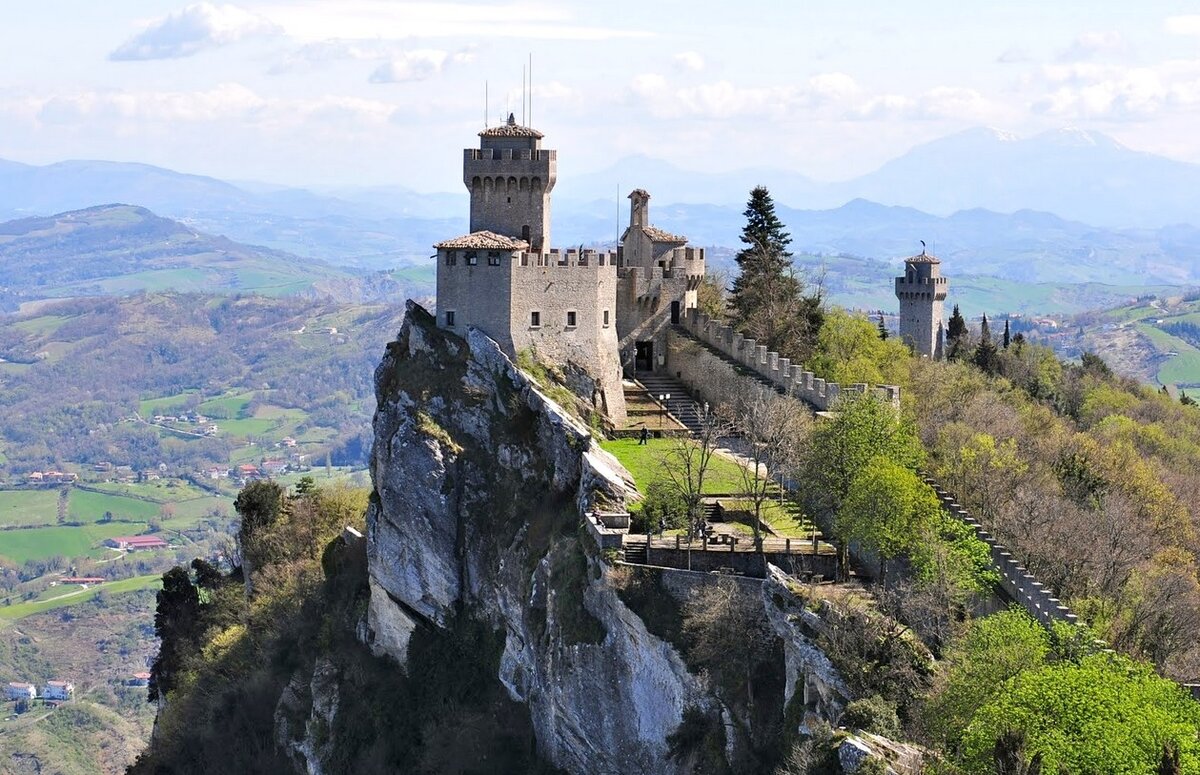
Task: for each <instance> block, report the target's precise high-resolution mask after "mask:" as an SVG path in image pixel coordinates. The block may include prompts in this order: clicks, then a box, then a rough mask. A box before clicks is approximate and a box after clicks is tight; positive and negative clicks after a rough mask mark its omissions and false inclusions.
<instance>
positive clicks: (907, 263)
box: [896, 243, 950, 358]
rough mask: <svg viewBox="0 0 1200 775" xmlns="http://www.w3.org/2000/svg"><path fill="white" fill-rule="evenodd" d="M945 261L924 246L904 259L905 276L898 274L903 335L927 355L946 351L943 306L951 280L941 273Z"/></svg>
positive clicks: (904, 338) (908, 341)
mask: <svg viewBox="0 0 1200 775" xmlns="http://www.w3.org/2000/svg"><path fill="white" fill-rule="evenodd" d="M922 244H924V243H922ZM941 263H942V262H941V261H939V260H938V259H937V257H935V256H931V255H929V254H928V253H926V252H925V250H924V249H923V248H922V250H921V255H919V256H913V257H912V258H906V259H904V276H903V277H897V278H896V298H897V299H899V300H900V338H901V339H903V340H904V341H905V342H907V343H908V345H909V346H910V347H912V348H913V351H914V352H916V354H917V355H921V356H924V357H926V358H941V357H942V355H943V353H942V311H943V310H942V306H943V303H944V302H945V301H946V291H948V290H949V288H950V283H949V282H948V281H947V279H946V278H945V277H942V275H941V268H940V267H941Z"/></svg>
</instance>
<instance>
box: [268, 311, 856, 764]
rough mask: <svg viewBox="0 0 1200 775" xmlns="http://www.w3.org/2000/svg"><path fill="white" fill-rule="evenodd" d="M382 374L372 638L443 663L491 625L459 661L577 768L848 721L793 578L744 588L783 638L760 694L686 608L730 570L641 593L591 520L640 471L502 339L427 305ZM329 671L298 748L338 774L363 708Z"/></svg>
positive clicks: (295, 731)
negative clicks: (728, 667)
mask: <svg viewBox="0 0 1200 775" xmlns="http://www.w3.org/2000/svg"><path fill="white" fill-rule="evenodd" d="M375 378H376V391H377V398H378V409H377V412H376V415H375V420H374V434H375V445H374V451H373V455H372V476H373V480H374V493H373V495H372V498H371V505H370V508H369V511H368V514H367V537H366V558H367V569H368V575H369V589H370V599H369V604H368V605H367V606H366V613H365V616H364V617H363V620H362V622H361V624H360V626H359V634H358V637H359V639H360V640H361V641H362V642H363V643H365V644H366V645H367V646H368V647H369V648H370V649H371V651H372V652H374V653H375V654H376V655H378V656H383V657H386V658H390V659H392V660H394V662H395V671H396V672H397V673H407V674H410V675H413V674H420V675H424V674H426V673H428V672H429V671H430V670H431V665H430V658H431V657H430V655H431V653H432V652H431V648H430V645H429V644H430V643H431V642H436V643H439V644H442V645H441V646H439V647H438V648H437V649H435V650H434V651H438V650H444V649H448V648H449V647H450V646H451V645H453V644H454V643H455V639H458V638H459V637H460V633H474V635H472V637H473V638H474V640H472V641H471V642H472V643H473V644H478V646H477V647H476V646H474V645H473V646H471V647H470V648H467V649H462V648H460V649H458V651H457V652H456V653H457V654H458V655H459V656H458V658H459V659H465V660H470V661H472V662H475V661H478V664H472V665H469V666H468V665H466V664H463V665H461V667H462V670H463V672H464V673H467V674H472V675H480V676H483V677H482V678H481V679H479V680H492V679H493V677H494V679H495V680H496V681H498V682H499V685H500V686H502V687H503V692H504V693H505V694H506V695H507V697H506V698H505V701H506V702H507V701H511V703H512V704H511V706H510V707H509V708H508V710H507V711H506V713H507V714H508V716H509V718H510V720H511V721H512V724H513V725H514V728H523V727H524V726H526V725H527V726H528V728H530V729H531V730H532V736H533V738H534V739H535V741H534V746H535V747H536V751H537V755H538V757H539V758H540V759H542V760H544V761H545V762H547V763H548V765H549V766H552V767H554V768H558V769H561V770H564V771H567V772H571V773H585V772H586V773H672V772H679V773H683V772H722V771H725V772H729V771H735V772H738V771H764V768H766V767H767V765H768V764H770V765H771V768H773V766H774V764H773V762H778V761H779V760H780V758H781V757H782V752H783V751H785V750H786V746H788V745H789V744H790V741H794V740H795V739H796V735H797V734H798V733H800V732H802V731H803V729H804V724H805V723H806V722H808V721H810V720H814V719H816V718H825V719H835V718H836V717H837V715H838V714H840V712H841V709H842V707H844V704H845V703H846V701H847V700H848V699H849V692H848V690H847V688H846V686H845V683H844V682H843V681H842V680H841V679H840V677H839V676H838V675H837V671H836V670H835V669H834V668H833V666H832V665H831V664H830V663H829V661H828V660H827V659H825V657H824V655H823V654H822V653H821V652H820V650H819V649H817V648H816V647H815V646H814V645H813V642H812V641H811V640H809V638H808V637H807V636H806V635H805V633H804V632H803V630H804V627H803V626H802V625H803V622H802V621H801V618H800V617H801V612H802V610H803V604H801V603H799V602H798V600H797V598H796V597H795V596H794V595H792V593H791V591H790V590H789V586H788V581H787V579H786V577H784V576H782V574H779V575H778V576H776V577H773V578H772V579H769V580H768V581H767V582H765V583H759V582H755V581H750V580H744V581H743V582H740V583H739V585H740V586H745V587H746V588H747V589H750V590H752V592H751V594H749V595H747V597H746V598H745V599H746V600H748V601H750V602H749V605H750V606H751V607H752V608H753V609H754V611H755V612H756V613H754V616H756V617H758V619H759V620H760V621H761V624H762V629H761V632H762V633H763V637H764V638H765V639H766V641H767V644H766V646H765V648H764V649H762V650H761V651H762V653H763V654H765V655H766V657H765V661H764V662H763V663H762V664H755V665H753V666H752V669H751V671H750V672H749V673H747V675H750V673H752V674H753V680H754V681H755V683H756V689H755V692H754V695H755V699H754V701H753V702H747V703H743V702H742V701H740V700H739V697H741V696H742V695H741V694H739V692H741V688H740V684H739V683H737V682H736V681H726V680H724V679H723V678H722V676H721V675H720V669H719V668H718V669H716V670H713V671H711V672H710V671H709V670H705V669H700V668H699V667H698V665H697V664H696V663H695V662H694V660H693V659H691V658H690V657H689V654H688V648H687V643H686V642H685V641H686V639H684V638H681V636H680V628H679V626H678V621H679V610H680V609H681V608H682V606H683V603H684V601H686V599H687V596H688V590H689V589H690V588H692V587H695V586H704V585H706V584H711V583H713V581H712V580H713V578H714V577H712V576H711V575H709V574H689V573H688V572H679V571H677V572H672V574H673V575H672V576H671V578H670V579H669V580H666V581H664V580H663V579H661V578H660V579H659V580H657V581H655V582H654V584H655V586H653V588H652V589H651V592H652V594H651V595H650V596H646V595H642V596H641V597H639V596H638V595H636V594H632V593H631V592H630V587H629V581H628V571H629V569H628V568H624V567H622V566H619V565H616V564H614V563H613V559H614V558H613V557H612V556H611V555H609V556H605V554H604V553H602V552H601V551H600V550H599V548H598V547H597V545H596V543H595V542H594V541H593V539H592V536H591V535H590V534H589V533H588V532H587V530H585V529H584V527H583V524H584V523H583V520H582V519H581V514H587V513H589V512H590V511H591V510H592V508H594V507H597V506H598V507H601V508H603V509H604V510H608V511H611V510H620V509H622V508H624V506H625V505H626V503H627V502H628V501H629V500H630V499H631V498H634V497H636V491H635V490H634V489H633V485H632V481H631V479H630V477H629V475H628V474H627V473H626V472H625V471H624V470H623V469H622V468H621V466H620V465H619V464H618V463H617V461H616V460H615V459H613V458H612V457H611V456H610V455H608V454H607V453H605V452H603V451H602V450H601V449H600V448H599V447H598V446H597V445H596V444H594V443H593V441H592V435H591V431H590V429H589V428H587V427H586V426H585V425H583V424H582V423H580V422H579V421H578V420H577V419H575V417H574V416H572V414H571V413H570V412H568V411H566V410H564V409H563V408H562V407H560V406H559V405H557V404H556V403H554V402H553V401H552V400H550V399H549V398H548V397H547V395H546V394H545V393H544V392H543V391H542V389H540V388H539V386H538V385H537V384H535V383H534V382H533V381H532V379H531V378H530V377H528V376H527V375H526V374H524V373H523V372H522V371H520V370H519V369H517V368H516V367H515V366H514V365H513V363H512V362H511V361H510V360H509V359H508V358H507V357H506V356H505V355H504V354H503V353H502V352H501V350H500V349H499V348H498V347H497V346H496V344H495V343H494V342H492V341H491V340H490V339H488V338H487V337H486V336H484V335H483V334H481V333H479V332H478V331H474V330H472V331H470V332H468V334H467V336H466V338H465V339H464V338H460V337H458V336H455V335H453V334H450V333H448V332H445V331H443V330H440V329H438V328H437V327H436V325H435V323H434V320H433V319H432V317H430V316H429V314H428V313H427V312H425V311H424V310H423V309H421V308H420V307H419V306H417V305H415V304H413V303H411V302H410V304H409V307H408V314H407V316H406V319H405V322H404V325H403V328H402V329H401V331H400V333H399V336H398V337H397V339H396V341H395V342H393V343H392V344H390V345H389V347H388V350H387V353H386V355H385V357H384V359H383V362H382V363H381V364H380V366H379V368H378V369H377V371H376V375H375ZM622 573H624V574H625V576H623V577H622V576H621V574H622ZM654 573H661V571H654ZM647 589H650V587H647ZM631 601H633V602H631ZM638 601H640V602H638ZM760 605H761V607H762V608H761V610H760V609H759V606H760ZM656 611H657V612H659V613H655V612H656ZM671 622H674V624H672V623H671ZM481 632H482V633H483V635H482V636H480V635H479V633H481ZM431 638H433V639H434V640H433V641H431ZM733 661H736V660H733ZM317 667H318V669H317V670H316V671H315V674H314V673H304V674H300V675H298V676H297V678H296V679H295V680H294V681H293V682H292V685H291V687H290V688H289V693H288V695H287V696H285V698H284V700H285V701H284V702H283V703H281V708H283V709H285V710H286V711H287V712H286V713H283V716H284V717H286V718H290V719H293V720H292V721H291V724H290V730H291V731H286V730H285V731H283V732H281V733H280V734H281V740H283V741H284V742H285V744H286V745H288V746H290V748H291V750H292V751H293V752H294V753H293V758H294V760H295V761H296V762H297V764H298V766H299V767H300V768H302V769H307V770H308V771H309V772H310V773H314V772H322V771H327V770H328V767H326V766H325V765H324V764H323V763H324V762H326V761H328V760H329V758H330V757H331V756H336V751H335V750H331V746H332V748H334V749H336V747H337V745H338V741H337V740H336V739H330V738H328V737H327V736H322V735H320V734H314V733H313V732H312V729H313V728H314V727H316V728H317V729H318V731H319V730H320V729H323V728H328V729H334V730H337V729H343V728H344V726H345V725H344V723H342V724H341V725H340V726H339V721H338V719H337V718H336V714H338V713H341V712H342V711H340V710H339V707H346V706H348V705H350V704H351V703H352V700H350V698H349V695H348V693H347V691H346V690H345V689H344V688H343V690H342V691H341V692H340V694H339V690H338V686H337V683H336V681H334V680H332V679H331V678H330V676H329V672H330V671H329V669H328V667H327V666H324V665H321V664H318V666H317ZM446 668H447V666H446V665H442V666H440V667H438V668H437V669H439V670H445V669H446ZM449 669H450V670H451V671H453V670H454V669H455V666H454V665H450V666H449ZM730 687H734V688H732V689H731V688H730ZM339 697H340V699H339ZM501 723H503V722H501ZM280 726H284V725H283V724H280ZM335 738H336V736H335Z"/></svg>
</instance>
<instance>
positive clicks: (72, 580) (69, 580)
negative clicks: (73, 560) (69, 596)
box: [59, 576, 106, 584]
mask: <svg viewBox="0 0 1200 775" xmlns="http://www.w3.org/2000/svg"><path fill="white" fill-rule="evenodd" d="M105 581H106V579H105V578H104V577H103V576H67V577H65V578H61V579H59V583H62V584H103V583H104V582H105Z"/></svg>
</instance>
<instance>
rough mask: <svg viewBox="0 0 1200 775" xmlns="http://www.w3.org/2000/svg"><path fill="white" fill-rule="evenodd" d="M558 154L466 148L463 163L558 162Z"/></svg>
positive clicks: (526, 150)
mask: <svg viewBox="0 0 1200 775" xmlns="http://www.w3.org/2000/svg"><path fill="white" fill-rule="evenodd" d="M557 159H558V152H557V151H553V150H550V149H545V148H538V149H530V148H466V149H464V150H463V161H556V160H557Z"/></svg>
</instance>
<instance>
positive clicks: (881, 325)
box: [879, 312, 888, 342]
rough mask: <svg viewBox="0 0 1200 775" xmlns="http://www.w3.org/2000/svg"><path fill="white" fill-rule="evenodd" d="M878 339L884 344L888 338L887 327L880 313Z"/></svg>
mask: <svg viewBox="0 0 1200 775" xmlns="http://www.w3.org/2000/svg"><path fill="white" fill-rule="evenodd" d="M879 338H880V339H882V340H884V341H885V342H886V341H887V338H888V330H887V325H885V324H884V322H883V313H882V312H880V313H879Z"/></svg>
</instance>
